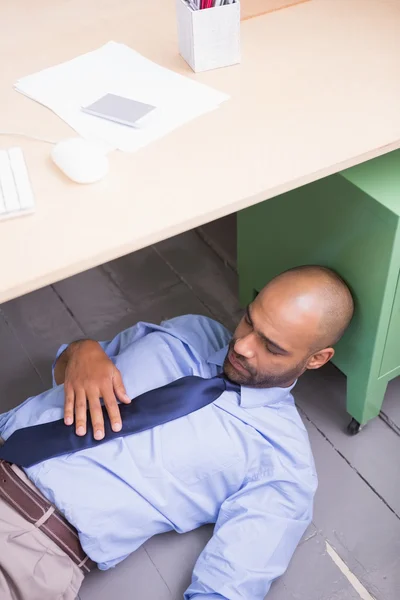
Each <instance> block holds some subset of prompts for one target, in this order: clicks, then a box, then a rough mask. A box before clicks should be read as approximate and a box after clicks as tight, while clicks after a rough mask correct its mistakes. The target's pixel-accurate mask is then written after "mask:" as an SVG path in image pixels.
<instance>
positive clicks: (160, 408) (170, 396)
mask: <svg viewBox="0 0 400 600" xmlns="http://www.w3.org/2000/svg"><path fill="white" fill-rule="evenodd" d="M225 390H228V391H235V392H240V386H239V385H238V384H236V383H232V382H231V381H229V379H226V378H224V377H222V376H220V375H219V376H217V377H212V378H211V379H203V378H202V377H196V376H194V375H190V376H188V377H182V378H181V379H177V380H176V381H173V382H171V383H169V384H167V385H164V386H162V387H160V388H156V389H155V390H150V391H149V392H145V393H144V394H141V395H140V396H137V397H136V398H135V399H134V400H133V401H132V403H131V404H120V405H119V408H120V411H121V418H122V430H121V431H118V432H115V431H113V430H112V429H111V425H110V421H109V419H108V417H107V414H106V409H105V407H104V406H103V407H102V410H103V416H104V423H105V437H104V438H103V439H102V440H95V439H94V436H93V428H92V425H91V421H90V415H89V411H88V414H87V421H88V431H87V433H86V435H84V436H78V435H76V433H75V429H74V426H73V425H69V426H67V425H65V424H64V421H63V419H60V420H59V421H51V422H50V423H43V424H41V425H32V426H31V427H24V428H22V429H18V430H17V431H14V433H12V434H11V435H10V437H9V438H8V440H7V441H6V442H5V444H4V445H3V446H2V447H1V448H0V459H3V460H6V461H7V462H10V463H14V464H16V465H19V466H20V467H31V466H32V465H35V464H37V463H39V462H42V461H44V460H47V459H49V458H54V457H56V456H62V455H63V454H69V453H71V452H77V451H78V450H84V449H85V448H92V447H94V446H98V445H99V444H104V443H105V442H108V441H110V440H113V439H115V438H119V437H124V436H126V435H131V434H133V433H139V432H140V431H145V430H146V429H151V428H152V427H156V426H157V425H163V424H164V423H168V422H169V421H174V420H175V419H179V417H184V416H185V415H188V414H190V413H192V412H194V411H196V410H199V409H200V408H203V407H204V406H207V404H211V403H212V402H214V400H216V399H217V398H218V397H219V396H220V395H221V394H222V392H224V391H225Z"/></svg>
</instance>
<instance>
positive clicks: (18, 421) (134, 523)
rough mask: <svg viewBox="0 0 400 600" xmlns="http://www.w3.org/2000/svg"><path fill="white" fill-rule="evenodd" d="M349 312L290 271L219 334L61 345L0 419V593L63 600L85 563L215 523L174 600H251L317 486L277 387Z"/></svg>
mask: <svg viewBox="0 0 400 600" xmlns="http://www.w3.org/2000/svg"><path fill="white" fill-rule="evenodd" d="M352 313H353V300H352V297H351V294H350V292H349V290H348V288H347V286H346V285H345V283H344V282H343V281H342V279H340V277H338V276H337V275H336V274H335V273H333V272H332V271H330V270H328V269H325V268H322V267H302V268H296V269H293V270H291V271H287V272H285V273H283V274H282V275H280V276H278V277H277V278H275V279H273V280H272V281H271V282H270V283H269V284H268V285H267V286H266V287H265V288H264V289H263V290H262V291H261V293H260V294H259V295H258V296H257V298H256V299H255V300H254V302H252V303H251V304H250V305H249V306H248V308H247V310H246V314H245V316H244V317H243V319H242V320H241V322H240V323H239V325H238V327H237V329H236V331H235V333H234V336H233V338H232V339H231V340H230V334H229V333H228V331H227V330H226V329H225V328H224V327H223V326H222V325H220V324H218V323H216V322H215V321H212V320H211V319H208V318H206V317H200V316H183V317H178V318H175V319H171V320H169V321H166V322H164V323H162V325H161V326H157V325H150V324H148V323H138V324H137V325H135V326H134V327H132V328H130V329H128V330H127V331H124V332H123V333H121V334H120V335H118V336H117V337H116V338H115V339H114V340H112V341H110V342H105V343H101V344H99V343H97V342H95V341H92V340H85V341H79V342H75V343H73V344H71V345H70V346H68V347H66V348H65V347H63V348H61V349H60V352H59V356H58V359H57V361H56V363H55V368H54V380H55V387H54V388H53V389H51V390H49V391H47V392H45V393H43V394H40V395H39V396H36V397H33V398H29V399H28V400H27V401H26V402H25V403H24V404H22V405H21V406H19V407H17V408H15V409H13V410H11V411H10V412H8V413H6V414H4V415H1V416H0V434H1V436H2V438H3V440H6V441H5V444H4V445H3V446H2V448H0V458H1V459H4V460H2V461H1V462H0V467H1V477H0V565H1V573H0V598H1V599H3V598H4V599H6V598H7V599H9V598H12V599H17V600H36V599H37V600H54V599H55V598H63V599H65V600H67V599H68V600H70V599H72V598H75V596H76V595H77V593H78V590H79V587H80V584H81V582H82V579H83V575H84V573H85V572H87V571H88V570H89V569H90V568H91V566H92V564H93V563H92V561H93V562H94V563H97V564H98V567H99V568H100V569H109V568H110V567H113V566H115V565H116V564H118V563H119V562H120V561H122V560H123V559H124V558H126V557H127V556H128V555H129V554H131V553H132V552H134V550H136V549H137V548H138V547H139V546H140V545H141V544H143V543H144V542H145V541H146V540H147V539H149V538H150V537H151V536H153V535H155V534H158V533H162V532H164V531H170V530H173V529H174V530H175V531H178V532H185V531H190V530H192V529H195V528H197V527H199V526H200V525H203V524H205V523H216V526H215V530H214V535H213V537H212V539H211V540H210V542H209V543H208V544H207V546H206V548H205V549H204V551H203V553H202V554H201V555H200V558H199V559H198V561H197V564H196V566H195V569H194V574H193V579H192V583H191V585H190V586H189V588H188V590H187V591H186V593H185V596H184V597H185V599H186V600H189V599H190V600H194V599H196V600H223V599H229V600H239V599H240V600H243V599H244V598H246V599H248V600H262V599H263V598H264V596H265V595H266V594H267V592H268V590H269V588H270V585H271V583H272V581H273V580H274V579H276V578H277V577H278V576H279V575H281V574H282V573H283V572H284V571H285V570H286V568H287V566H288V563H289V561H290V559H291V557H292V554H293V552H294V550H295V548H296V546H297V544H298V542H299V540H300V538H301V537H302V535H303V533H304V531H305V530H306V528H307V526H308V524H309V523H310V520H311V515H312V504H313V496H314V493H315V490H316V486H317V480H316V474H315V469H314V463H313V458H312V454H311V450H310V446H309V441H308V437H307V433H306V431H305V428H304V426H303V424H302V421H301V419H300V417H299V415H298V413H297V410H296V408H295V405H294V401H293V397H292V395H291V390H292V388H293V386H294V385H295V383H296V380H297V379H298V377H299V376H300V375H301V374H302V373H304V372H305V371H306V370H307V369H318V368H319V367H321V366H322V365H324V364H325V363H326V362H327V361H328V360H330V358H331V357H332V356H333V354H334V350H333V348H332V346H333V345H334V344H335V343H336V342H337V341H338V339H339V338H340V337H341V336H342V334H343V332H344V331H345V329H346V327H347V326H348V324H349V322H350V320H351V317H352ZM193 376H194V377H193ZM167 384H169V385H167ZM146 392H148V393H146ZM100 398H102V399H103V400H104V405H105V406H104V407H103V409H102V403H101V401H100ZM131 398H134V400H133V402H130V399H131ZM117 400H119V401H120V403H118V402H117ZM64 403H65V406H64ZM104 417H105V418H104ZM49 422H51V425H49V424H48V423H49ZM67 425H69V427H68V426H67ZM14 432H15V433H14ZM10 465H11V466H10ZM20 467H22V468H23V470H22V469H21V468H20ZM25 473H26V475H27V477H26V475H25ZM28 478H29V479H28ZM24 481H25V482H26V483H24ZM24 490H25V491H24ZM48 501H50V502H48ZM50 503H51V504H50ZM52 505H54V506H52ZM54 507H56V509H54ZM35 521H37V522H36V524H34V522H35ZM75 529H76V531H77V532H78V535H79V540H78V538H77V537H76V532H75ZM85 555H87V557H88V558H87V557H86V558H85ZM155 600H156V599H155Z"/></svg>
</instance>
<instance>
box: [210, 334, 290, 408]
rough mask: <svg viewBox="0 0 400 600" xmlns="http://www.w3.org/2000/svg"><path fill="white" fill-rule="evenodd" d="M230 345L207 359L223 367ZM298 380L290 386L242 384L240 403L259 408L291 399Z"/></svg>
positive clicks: (244, 405) (246, 406)
mask: <svg viewBox="0 0 400 600" xmlns="http://www.w3.org/2000/svg"><path fill="white" fill-rule="evenodd" d="M228 348H229V346H224V347H223V348H220V349H219V350H217V351H216V352H213V353H212V354H211V355H210V356H209V357H208V359H207V362H208V363H211V364H213V365H216V366H217V367H222V366H223V364H224V360H225V357H226V355H227V352H228ZM296 383H297V380H296V381H295V382H294V383H293V384H292V385H291V386H289V387H286V388H282V387H273V388H251V387H246V386H244V385H242V386H241V393H240V399H239V403H240V406H243V408H257V407H260V406H271V405H272V404H278V403H279V402H282V400H285V399H291V398H292V396H291V393H290V392H291V391H292V389H293V388H294V386H295V385H296Z"/></svg>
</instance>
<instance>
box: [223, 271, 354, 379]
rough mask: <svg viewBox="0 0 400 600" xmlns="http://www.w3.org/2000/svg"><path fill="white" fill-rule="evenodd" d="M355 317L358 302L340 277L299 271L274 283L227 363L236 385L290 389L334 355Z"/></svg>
mask: <svg viewBox="0 0 400 600" xmlns="http://www.w3.org/2000/svg"><path fill="white" fill-rule="evenodd" d="M352 315H353V299H352V296H351V293H350V291H349V289H348V287H347V285H346V284H345V283H344V281H343V280H342V279H341V278H340V277H339V275H337V274H336V273H335V272H334V271H331V270H330V269H326V268H324V267H318V266H308V267H297V268H295V269H291V270H290V271H286V272H285V273H282V274H281V275H279V276H278V277H275V279H273V280H272V281H270V282H269V283H268V284H267V285H266V286H265V287H264V288H263V289H262V290H261V292H260V293H259V294H258V296H257V298H256V299H255V300H254V301H253V302H252V303H251V304H250V305H249V306H248V307H247V310H246V314H245V315H244V317H243V318H242V320H241V321H240V323H239V325H238V326H237V328H236V330H235V333H234V336H233V339H232V341H231V343H230V346H229V351H228V354H227V357H226V359H225V363H224V371H225V374H226V375H227V377H229V379H231V380H232V381H235V382H237V383H240V384H241V385H247V386H252V387H286V386H289V385H291V384H292V383H293V382H294V381H295V380H296V379H297V378H298V377H299V376H300V375H301V374H302V373H304V371H306V370H309V369H319V368H320V367H322V366H323V365H324V364H325V363H327V362H328V361H329V360H330V359H331V358H332V356H333V355H334V352H335V351H334V349H333V348H332V346H333V345H334V344H335V343H336V342H337V341H338V340H339V339H340V337H341V336H342V334H343V333H344V331H345V329H346V327H347V326H348V324H349V323H350V320H351V317H352Z"/></svg>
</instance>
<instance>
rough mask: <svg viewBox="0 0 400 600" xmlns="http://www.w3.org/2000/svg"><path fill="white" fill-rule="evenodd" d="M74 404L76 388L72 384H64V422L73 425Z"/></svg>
mask: <svg viewBox="0 0 400 600" xmlns="http://www.w3.org/2000/svg"><path fill="white" fill-rule="evenodd" d="M74 404H75V392H74V388H73V387H70V386H64V423H65V424H66V425H72V423H73V422H74Z"/></svg>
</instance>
